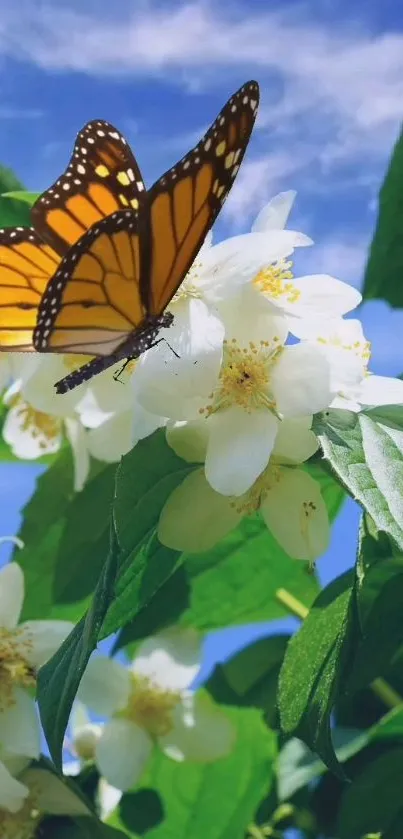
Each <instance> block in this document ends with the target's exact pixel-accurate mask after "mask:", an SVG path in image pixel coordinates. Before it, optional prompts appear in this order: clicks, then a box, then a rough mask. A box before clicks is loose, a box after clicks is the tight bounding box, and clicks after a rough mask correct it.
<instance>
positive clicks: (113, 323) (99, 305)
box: [33, 210, 147, 355]
mask: <svg viewBox="0 0 403 839" xmlns="http://www.w3.org/2000/svg"><path fill="white" fill-rule="evenodd" d="M140 272H141V266H140V232H139V214H138V213H137V212H136V211H134V210H120V211H118V212H116V213H113V214H112V215H111V216H108V217H107V218H105V219H102V221H101V222H100V223H99V224H96V225H94V226H93V227H92V228H91V229H90V230H89V231H87V233H85V234H84V236H82V237H81V239H79V241H78V242H77V243H76V244H75V245H74V246H73V247H72V248H70V250H69V251H68V253H67V254H66V256H65V257H64V259H63V260H62V262H61V263H60V267H59V269H58V270H57V271H56V273H55V275H54V276H53V277H52V279H51V281H50V283H49V285H48V286H47V289H46V292H45V294H44V296H43V298H42V300H41V304H40V307H39V311H38V320H37V325H36V328H35V331H34V338H33V341H34V346H35V349H36V350H37V351H38V352H60V353H69V352H71V353H88V354H89V355H109V354H110V353H112V352H114V350H115V349H116V348H117V347H118V346H119V345H120V344H121V343H122V342H123V341H124V340H125V339H126V338H127V336H128V335H130V333H131V332H132V331H133V330H134V329H136V327H138V326H139V325H140V324H142V323H143V322H144V319H145V317H146V314H147V313H146V311H145V308H144V305H143V302H142V299H141V294H140Z"/></svg>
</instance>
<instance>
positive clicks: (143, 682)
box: [73, 627, 235, 799]
mask: <svg viewBox="0 0 403 839" xmlns="http://www.w3.org/2000/svg"><path fill="white" fill-rule="evenodd" d="M201 663H202V649H201V640H200V638H199V636H198V634H197V633H196V632H195V631H194V630H191V629H188V630H182V629H179V628H176V627H172V628H171V629H167V630H165V631H164V632H161V633H159V634H158V635H156V636H154V637H150V638H148V639H147V640H146V641H144V642H143V643H142V644H141V645H140V646H139V648H138V652H137V655H136V657H135V659H134V660H133V661H132V662H131V663H130V665H129V666H128V667H125V666H124V665H123V664H121V663H120V662H119V661H117V660H115V659H111V658H107V657H105V656H103V655H97V656H94V657H93V658H92V659H91V661H90V662H89V665H88V667H87V670H86V672H85V674H84V677H83V679H82V682H81V685H80V689H79V693H78V696H79V698H80V701H81V702H83V703H84V704H85V705H86V706H88V708H89V709H90V710H91V711H92V712H94V713H96V714H98V715H99V716H101V717H103V718H105V717H107V718H108V719H107V721H106V722H105V723H104V724H103V725H102V727H99V728H98V729H97V730H96V729H95V728H94V726H93V724H91V723H89V722H87V723H86V724H85V723H84V724H83V721H82V719H81V722H80V723H77V720H75V721H74V722H73V732H74V733H73V737H74V744H73V745H74V748H75V751H76V753H77V754H78V755H79V757H81V759H83V758H86V757H92V756H93V757H94V759H95V762H96V764H97V766H98V769H99V771H100V773H101V774H102V775H103V777H104V779H105V780H106V781H107V783H108V784H109V785H112V787H113V789H112V790H111V788H110V787H109V790H108V793H109V796H110V797H112V798H113V797H114V795H115V799H116V792H115V793H114V790H116V789H117V790H127V789H129V788H130V787H132V786H133V785H135V784H136V782H137V781H138V780H139V778H140V776H141V774H142V772H143V770H144V767H145V765H146V763H147V760H148V758H149V757H150V755H151V752H152V750H153V749H154V748H159V749H161V750H162V751H163V752H164V754H166V755H167V756H168V757H170V758H172V759H173V760H176V761H184V760H191V761H197V762H202V763H205V762H210V761H214V760H217V759H219V758H220V757H223V756H225V755H226V754H228V753H229V752H230V751H231V749H232V746H233V744H234V739H235V731H234V729H233V726H232V724H231V722H230V720H229V719H228V718H227V717H226V715H225V713H224V712H223V711H222V710H221V709H220V708H219V707H218V706H216V705H215V704H214V703H213V701H212V700H211V699H210V698H209V697H208V695H204V694H203V693H201V692H195V691H193V690H192V688H191V685H192V683H193V682H194V679H195V678H196V676H197V675H198V673H199V670H200V667H201ZM80 713H81V712H80ZM83 746H84V752H85V754H83Z"/></svg>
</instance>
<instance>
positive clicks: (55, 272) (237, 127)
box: [0, 81, 259, 393]
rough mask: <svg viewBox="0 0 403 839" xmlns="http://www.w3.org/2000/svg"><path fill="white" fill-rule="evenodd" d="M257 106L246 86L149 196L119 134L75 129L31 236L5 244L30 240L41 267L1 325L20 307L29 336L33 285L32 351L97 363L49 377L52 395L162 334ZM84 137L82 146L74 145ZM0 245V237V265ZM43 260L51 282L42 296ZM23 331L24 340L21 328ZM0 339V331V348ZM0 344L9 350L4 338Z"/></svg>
mask: <svg viewBox="0 0 403 839" xmlns="http://www.w3.org/2000/svg"><path fill="white" fill-rule="evenodd" d="M258 101H259V87H258V84H257V83H256V82H254V81H251V82H248V83H247V84H245V85H243V86H242V87H241V88H240V89H239V90H238V91H237V92H236V93H235V94H234V95H233V96H232V97H231V98H230V99H229V100H228V102H227V103H226V105H225V106H224V108H223V109H222V111H221V112H220V113H219V115H218V116H217V118H216V120H215V121H214V123H213V124H212V125H211V127H210V128H209V129H208V131H207V133H206V134H205V135H204V137H203V138H202V139H201V140H200V142H199V143H198V144H197V146H195V148H194V149H192V150H191V151H190V152H189V153H188V154H187V155H186V156H185V157H184V158H182V160H181V161H179V163H178V164H176V165H175V166H173V167H172V169H170V170H169V171H167V172H166V173H165V174H164V175H162V177H161V178H159V180H158V181H156V183H155V184H154V186H152V187H151V189H150V190H149V191H148V192H147V191H146V190H145V189H144V187H143V182H142V180H141V175H140V172H139V170H138V167H137V164H136V161H135V160H134V157H133V155H132V153H131V152H130V150H129V149H128V147H127V144H126V143H125V141H124V139H123V138H122V136H121V135H119V133H118V132H116V130H115V129H113V128H112V127H111V128H110V129H108V131H105V128H104V126H106V125H107V124H106V123H90V124H89V125H90V126H91V128H90V129H89V128H88V126H87V127H86V128H85V129H84V131H83V132H81V137H80V135H79V138H78V140H77V143H76V146H75V150H74V153H73V157H72V159H71V162H70V165H69V168H68V169H67V170H66V173H65V175H64V176H62V178H61V179H60V180H59V181H58V182H56V184H55V185H54V186H53V187H52V188H51V190H47V192H46V193H44V195H43V196H41V198H40V199H39V201H38V202H37V204H36V205H35V206H34V208H33V214H32V218H33V222H34V225H35V230H34V231H30V232H29V233H28V234H27V233H26V232H23V231H16V235H15V236H14V242H15V243H16V244H15V245H11V246H10V243H9V240H8V247H9V248H11V249H13V250H15V247H16V246H17V241H18V244H19V246H20V248H21V246H22V245H25V247H26V246H27V240H26V239H25V240H24V241H22V239H21V238H20V237H21V236H23V235H25V237H27V236H28V237H29V236H31V237H32V238H31V239H29V238H28V244H29V245H30V246H31V248H33V249H34V250H35V254H36V260H34V259H33V254H32V253H31V257H28V259H29V258H30V259H31V263H35V267H36V268H37V266H38V263H39V266H40V268H41V271H42V274H41V276H40V277H39V280H38V270H36V273H35V275H33V273H32V272H31V274H30V275H28V273H27V271H28V269H27V267H26V266H25V273H24V274H23V277H24V281H25V282H24V285H25V290H26V291H27V292H28V293H29V294H28V297H29V299H28V297H27V299H26V300H25V298H24V300H23V301H21V300H18V293H17V292H15V291H13V292H12V293H13V294H14V298H12V303H11V316H10V313H9V314H7V325H8V324H10V323H12V324H13V327H12V328H14V330H16V331H17V330H18V328H20V326H21V322H19V325H18V327H17V326H14V323H15V311H14V310H15V309H16V310H17V311H18V312H19V313H20V314H21V313H22V311H24V314H25V312H26V314H27V315H28V314H29V316H30V318H27V320H29V326H30V328H31V329H32V325H31V324H32V319H33V308H32V304H31V296H32V295H33V293H36V294H38V289H39V290H40V292H41V293H42V292H43V294H42V296H41V300H40V303H39V307H38V302H37V301H36V303H35V305H36V322H35V324H34V328H33V333H32V332H31V333H30V341H31V343H33V348H34V349H36V350H37V351H38V352H62V353H77V352H79V353H87V354H89V355H92V356H94V355H95V356H97V357H96V358H93V359H92V360H91V361H89V362H88V363H87V364H85V365H84V366H83V367H81V368H79V369H78V370H76V371H75V372H73V373H71V374H69V375H68V376H66V377H65V378H64V379H62V380H61V381H60V382H57V383H56V390H57V392H58V393H64V392H66V391H67V390H70V389H71V388H73V387H76V386H77V385H78V384H80V383H81V382H82V381H85V380H87V379H89V378H91V377H92V376H93V375H95V374H96V373H98V372H100V371H101V370H104V369H106V368H107V367H109V366H112V365H113V364H115V363H116V362H117V361H119V360H120V359H123V358H127V357H131V358H134V357H137V356H139V355H140V354H141V353H142V352H144V351H145V350H146V349H148V348H149V347H151V346H153V345H154V344H155V343H156V341H157V337H158V333H159V330H160V329H161V328H162V327H167V326H169V325H170V324H171V323H172V315H171V314H170V313H169V312H165V309H166V307H167V306H168V304H169V302H170V301H171V300H172V297H173V296H174V294H175V292H176V291H177V289H178V287H179V286H180V284H181V282H182V280H183V279H184V277H185V275H186V273H187V271H188V270H189V268H190V266H191V264H192V262H193V260H194V258H195V256H196V254H197V252H198V251H199V249H200V246H201V244H202V242H203V240H204V238H205V236H206V233H207V232H208V230H209V229H210V227H211V226H212V224H213V223H214V221H215V219H216V217H217V215H218V213H219V211H220V209H221V207H222V204H223V202H224V200H225V198H226V197H227V195H228V193H229V190H230V189H231V186H232V184H233V181H234V178H235V176H236V174H237V172H238V170H239V167H240V164H241V162H242V158H243V155H244V153H245V150H246V147H247V145H248V142H249V138H250V135H251V132H252V129H253V125H254V121H255V118H256V112H257V106H258ZM99 126H102V127H99ZM84 132H86V134H85V136H86V141H82V142H81V145H80V139H82V136H83V133H84ZM112 132H114V134H115V136H113V134H112ZM107 136H108V138H109V139H110V140H113V143H114V144H115V145H113V153H112V151H111V149H110V148H109V146H108V147H106V146H107V141H106V138H107ZM89 146H91V149H90V148H89ZM84 149H85V151H84ZM90 157H91V161H92V162H91V164H89V163H88V162H87V161H89V160H90ZM84 161H85V162H84ZM75 175H77V177H75ZM55 190H57V191H56V192H55ZM94 205H95V206H94ZM122 207H126V209H122ZM95 213H97V214H98V217H97V218H96V219H95V218H94V215H95ZM102 216H103V217H102ZM11 235H12V234H11V233H9V234H8V236H9V237H11ZM1 245H2V241H1V239H0V264H1V262H2V261H3V260H2V248H1ZM60 257H62V259H61V261H60ZM49 261H50V262H51V263H52V269H51V266H50V265H49ZM45 262H46V265H47V270H48V272H49V273H48V277H47V279H48V280H49V277H51V279H50V281H49V282H47V283H45V285H46V290H45V291H44V290H43V276H44V271H45ZM32 270H33V269H32ZM41 280H42V286H41ZM27 284H28V288H27ZM19 286H21V283H19ZM39 287H40V288H39ZM3 288H4V285H3V287H2V288H1V289H0V292H2V291H3ZM29 295H31V296H29ZM0 305H2V299H1V294H0ZM8 305H9V307H10V303H9V304H8ZM28 307H29V308H28ZM13 316H14V320H13ZM23 327H24V329H25V338H24V340H25V341H26V340H27V333H28V334H29V327H27V322H26V321H23ZM5 343H6V344H7V341H5V340H3V335H2V331H1V330H0V344H3V345H4V344H5ZM28 344H29V341H28ZM19 346H20V348H22V347H21V344H20V345H19ZM2 348H3V349H10V342H8V345H7V346H2ZM28 348H31V347H30V346H29V347H28Z"/></svg>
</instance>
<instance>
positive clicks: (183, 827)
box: [111, 708, 276, 839]
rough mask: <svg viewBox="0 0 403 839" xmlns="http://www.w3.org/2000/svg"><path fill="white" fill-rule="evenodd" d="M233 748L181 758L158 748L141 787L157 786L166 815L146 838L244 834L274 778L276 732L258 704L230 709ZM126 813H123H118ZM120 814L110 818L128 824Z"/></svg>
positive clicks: (228, 838) (227, 838)
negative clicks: (213, 755)
mask: <svg viewBox="0 0 403 839" xmlns="http://www.w3.org/2000/svg"><path fill="white" fill-rule="evenodd" d="M226 713H228V716H230V717H231V719H232V721H233V723H234V725H235V726H236V728H237V740H236V743H235V746H234V750H233V751H232V752H231V754H230V755H228V757H226V758H222V759H221V760H217V761H215V762H214V763H209V764H200V763H193V762H186V763H177V762H175V761H173V760H170V759H169V758H167V757H164V755H163V754H162V753H161V752H160V751H157V750H155V751H154V754H153V757H152V759H151V761H150V764H149V766H148V770H147V771H146V773H145V775H144V776H143V778H142V780H141V782H140V785H139V789H147V790H150V789H155V790H157V791H158V794H159V796H160V798H161V802H162V807H163V812H164V816H165V818H164V820H163V821H162V822H161V824H159V825H157V826H156V827H154V828H152V829H151V830H149V831H148V832H147V834H146V836H147V839H190V837H191V839H206V837H208V839H243V837H244V834H245V829H246V828H247V826H248V824H249V823H250V822H251V821H252V820H253V817H254V814H255V811H256V809H257V807H258V805H259V803H260V801H261V800H262V798H263V797H264V796H265V795H266V794H267V792H268V791H269V789H270V787H271V785H272V783H273V780H274V761H275V757H276V738H275V735H274V734H273V732H271V731H270V730H269V729H268V728H267V727H266V726H265V725H264V724H263V722H262V719H261V715H260V713H259V712H257V711H256V710H254V709H246V708H244V709H226ZM122 815H123V813H122V812H121V813H120V819H121V818H122ZM120 819H119V817H118V816H117V815H115V816H113V819H112V820H111V822H112V823H113V824H116V826H124V823H123V822H122V821H120Z"/></svg>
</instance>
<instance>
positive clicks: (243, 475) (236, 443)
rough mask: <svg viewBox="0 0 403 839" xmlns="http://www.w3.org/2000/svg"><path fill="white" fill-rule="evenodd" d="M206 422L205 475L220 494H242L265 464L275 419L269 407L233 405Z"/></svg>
mask: <svg viewBox="0 0 403 839" xmlns="http://www.w3.org/2000/svg"><path fill="white" fill-rule="evenodd" d="M305 413H306V412H305ZM208 423H209V427H210V438H209V442H208V447H207V457H206V478H207V480H208V482H209V484H211V486H212V487H213V489H215V490H216V491H217V492H221V493H222V494H223V495H243V493H244V492H246V490H247V489H249V487H251V486H252V484H253V483H254V482H255V480H256V478H257V477H258V476H259V475H260V473H261V472H262V471H263V469H264V468H265V467H266V466H267V463H268V461H269V458H270V455H271V452H272V449H273V446H274V441H275V439H276V434H277V428H278V420H277V419H276V417H275V416H274V415H273V414H272V413H270V411H268V410H256V411H252V412H251V413H248V412H247V411H245V410H244V409H243V408H241V407H238V406H233V407H231V408H227V409H226V410H221V411H217V413H215V414H213V415H212V416H211V417H210V418H209V420H208Z"/></svg>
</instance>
